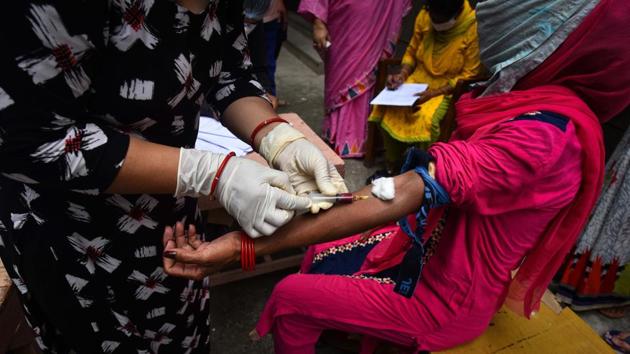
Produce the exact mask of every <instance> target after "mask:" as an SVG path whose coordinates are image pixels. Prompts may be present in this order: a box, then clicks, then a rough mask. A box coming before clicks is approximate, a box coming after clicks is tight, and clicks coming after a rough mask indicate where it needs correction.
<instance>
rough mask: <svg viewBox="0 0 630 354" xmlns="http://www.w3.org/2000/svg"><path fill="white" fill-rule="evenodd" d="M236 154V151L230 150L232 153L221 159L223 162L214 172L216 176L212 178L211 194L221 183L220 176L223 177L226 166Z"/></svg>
mask: <svg viewBox="0 0 630 354" xmlns="http://www.w3.org/2000/svg"><path fill="white" fill-rule="evenodd" d="M235 155H236V153H234V151H230V153H229V154H227V155H226V156H225V158H224V159H223V161H221V164H220V165H219V168H218V169H217V173H215V174H214V178H213V179H212V184H211V185H210V195H213V194H214V191H215V190H216V189H217V185H218V184H219V178H221V174H223V170H224V169H225V166H226V165H227V163H228V161H229V160H230V159H231V158H232V157H234V156H235Z"/></svg>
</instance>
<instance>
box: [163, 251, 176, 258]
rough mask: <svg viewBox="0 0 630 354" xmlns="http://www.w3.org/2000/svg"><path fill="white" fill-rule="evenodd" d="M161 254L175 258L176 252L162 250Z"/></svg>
mask: <svg viewBox="0 0 630 354" xmlns="http://www.w3.org/2000/svg"><path fill="white" fill-rule="evenodd" d="M162 255H163V256H164V257H165V258H170V259H175V256H176V255H177V252H175V251H164V253H163V254H162Z"/></svg>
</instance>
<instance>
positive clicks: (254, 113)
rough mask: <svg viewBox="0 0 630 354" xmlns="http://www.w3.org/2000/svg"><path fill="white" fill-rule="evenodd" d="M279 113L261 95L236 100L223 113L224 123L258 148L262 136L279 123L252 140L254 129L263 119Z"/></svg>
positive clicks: (263, 130)
mask: <svg viewBox="0 0 630 354" xmlns="http://www.w3.org/2000/svg"><path fill="white" fill-rule="evenodd" d="M277 115H278V114H277V113H276V111H274V109H273V107H272V106H271V104H269V102H268V101H266V100H265V99H263V98H261V97H243V98H241V99H238V100H236V101H234V102H233V103H232V104H231V105H230V106H229V107H228V108H227V109H226V110H225V112H224V113H223V119H222V122H223V124H224V125H225V126H226V127H227V128H228V129H229V130H230V131H232V132H233V133H234V134H235V135H236V136H238V137H239V138H240V139H241V140H243V141H246V142H247V143H249V144H252V145H253V147H254V149H256V150H258V148H259V147H260V142H261V140H262V138H263V137H264V136H265V135H266V134H267V133H268V132H270V131H271V130H272V129H273V128H274V127H275V126H276V125H278V124H279V123H272V124H269V125H267V126H265V127H264V128H263V129H261V130H260V131H259V132H258V134H256V141H254V142H251V141H250V136H251V134H252V132H253V131H254V129H255V128H256V127H257V126H258V125H259V124H260V123H262V122H263V121H265V120H267V119H269V118H272V117H275V116H277Z"/></svg>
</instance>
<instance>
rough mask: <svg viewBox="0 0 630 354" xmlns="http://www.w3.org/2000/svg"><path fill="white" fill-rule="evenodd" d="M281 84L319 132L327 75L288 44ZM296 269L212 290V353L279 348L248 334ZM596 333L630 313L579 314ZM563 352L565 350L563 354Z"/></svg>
mask: <svg viewBox="0 0 630 354" xmlns="http://www.w3.org/2000/svg"><path fill="white" fill-rule="evenodd" d="M277 84H278V91H279V92H278V93H279V97H280V98H281V99H283V100H286V101H288V103H289V105H288V106H286V107H282V108H281V109H280V111H281V112H295V113H298V114H299V115H300V116H301V117H302V119H304V121H305V122H307V123H308V124H309V126H310V127H311V128H312V129H313V130H314V131H316V132H320V131H321V124H322V118H323V113H324V109H323V88H324V78H323V75H318V74H316V73H315V72H314V71H313V70H311V69H309V68H308V67H307V66H305V65H304V64H303V63H302V62H301V61H300V60H299V59H298V58H297V57H295V56H294V55H292V54H291V53H289V52H288V51H287V50H285V49H283V50H282V52H281V54H280V58H279V61H278V73H277ZM345 161H346V183H347V185H348V188H349V189H350V190H356V189H358V188H360V187H362V186H363V185H364V183H365V179H366V177H367V176H369V175H370V174H372V173H373V172H374V171H375V169H376V168H372V169H367V168H365V167H364V166H363V163H362V161H360V160H345ZM295 271H296V269H288V270H285V271H281V272H276V273H272V274H267V275H264V276H259V277H255V278H252V279H247V280H243V281H239V282H234V283H230V284H226V285H222V286H218V287H215V288H213V289H212V291H211V306H212V311H211V321H212V326H213V327H212V353H219V354H245V353H248V354H251V353H256V354H266V353H273V342H272V340H271V338H270V337H269V336H267V337H266V338H264V339H263V340H262V341H260V342H258V343H252V342H250V341H249V339H248V336H247V334H248V333H249V331H250V330H251V329H253V328H254V325H255V324H256V321H257V320H258V316H259V314H260V313H261V311H262V309H263V306H264V304H265V301H266V299H267V298H268V297H269V295H270V294H271V291H272V289H273V287H274V285H275V284H276V283H277V282H278V281H280V280H281V279H282V278H283V277H285V276H286V275H288V274H291V273H293V272H295ZM579 315H580V316H581V317H582V318H583V319H584V320H585V321H586V322H587V323H589V324H590V325H591V326H592V327H593V328H594V330H595V331H596V332H598V333H600V334H601V333H603V332H605V331H607V330H609V329H612V328H617V329H622V330H630V317H628V316H626V318H624V319H619V320H611V319H608V318H606V317H604V316H602V315H600V314H599V313H598V312H597V311H590V312H585V313H579ZM317 352H318V354H335V353H338V352H337V351H335V350H332V349H331V348H326V347H321V348H318V351H317ZM561 354H562V353H561Z"/></svg>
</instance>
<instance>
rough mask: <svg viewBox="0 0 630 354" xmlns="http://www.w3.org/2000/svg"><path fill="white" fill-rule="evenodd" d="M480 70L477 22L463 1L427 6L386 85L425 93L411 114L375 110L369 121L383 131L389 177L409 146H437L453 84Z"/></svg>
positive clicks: (443, 0) (446, 0) (395, 109)
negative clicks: (415, 86)
mask: <svg viewBox="0 0 630 354" xmlns="http://www.w3.org/2000/svg"><path fill="white" fill-rule="evenodd" d="M480 70H481V65H480V63H479V42H478V39H477V22H476V19H475V11H474V10H473V9H471V8H470V5H469V4H468V1H467V0H428V1H427V5H426V8H424V9H423V10H422V11H420V13H419V14H418V17H417V18H416V23H415V27H414V32H413V37H412V38H411V42H410V43H409V45H408V46H407V51H406V52H405V55H404V57H403V60H402V68H401V70H400V73H399V74H395V75H390V76H389V78H388V83H387V85H388V88H390V89H396V88H398V87H399V86H400V85H401V84H402V83H403V82H406V83H426V84H428V85H429V87H428V89H427V91H425V92H422V93H419V94H418V95H419V97H418V101H417V102H416V105H417V106H416V107H414V108H407V107H394V106H388V107H386V106H377V107H375V108H374V110H373V111H372V113H371V114H370V117H369V121H371V122H379V123H380V125H381V127H382V128H383V131H384V133H383V139H384V143H385V160H386V164H387V169H388V171H389V173H390V174H391V172H392V171H397V170H400V166H401V162H402V155H403V152H404V151H405V150H406V149H407V148H408V147H409V146H411V145H419V146H420V147H423V148H426V147H428V146H429V144H430V143H432V142H434V141H435V140H437V138H438V136H439V128H440V121H441V120H442V117H444V115H445V114H446V111H447V109H448V107H449V104H450V100H451V98H450V94H451V93H452V91H453V88H454V87H455V85H456V84H457V81H458V80H460V79H463V80H466V79H471V78H474V77H476V76H478V75H479V73H480ZM418 105H419V107H418Z"/></svg>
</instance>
